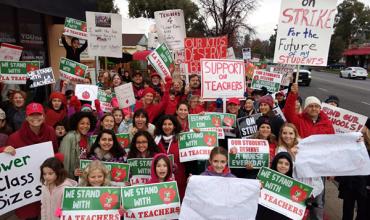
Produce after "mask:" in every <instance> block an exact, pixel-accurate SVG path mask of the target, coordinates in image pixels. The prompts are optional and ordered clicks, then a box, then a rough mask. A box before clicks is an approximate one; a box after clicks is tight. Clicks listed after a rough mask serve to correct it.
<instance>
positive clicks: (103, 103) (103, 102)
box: [98, 89, 113, 112]
mask: <svg viewBox="0 0 370 220" xmlns="http://www.w3.org/2000/svg"><path fill="white" fill-rule="evenodd" d="M112 98H113V94H107V93H106V92H105V91H104V90H102V89H99V90H98V99H99V101H100V107H101V109H102V111H103V112H112V109H113V106H112V104H111V101H112Z"/></svg>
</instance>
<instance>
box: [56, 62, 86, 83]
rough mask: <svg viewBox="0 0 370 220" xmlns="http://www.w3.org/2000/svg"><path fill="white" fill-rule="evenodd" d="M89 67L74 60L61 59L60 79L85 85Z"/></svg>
mask: <svg viewBox="0 0 370 220" xmlns="http://www.w3.org/2000/svg"><path fill="white" fill-rule="evenodd" d="M87 68H88V66H86V65H84V64H82V63H77V62H75V61H73V60H69V59H67V58H64V57H61V58H60V62H59V71H60V78H61V79H63V80H70V81H73V82H76V83H83V82H84V79H85V77H86V72H87Z"/></svg>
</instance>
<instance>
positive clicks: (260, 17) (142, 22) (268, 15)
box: [114, 0, 370, 40]
mask: <svg viewBox="0 0 370 220" xmlns="http://www.w3.org/2000/svg"><path fill="white" fill-rule="evenodd" d="M114 1H115V4H116V5H117V6H118V7H119V9H120V13H121V15H122V17H123V18H126V19H123V24H122V32H123V33H135V34H136V33H147V32H148V31H149V27H150V25H151V24H153V23H154V21H153V20H151V19H144V18H142V19H139V20H138V21H134V22H133V21H130V20H131V19H127V18H128V2H127V0H114ZM342 1H343V0H339V1H338V4H339V3H341V2H342ZM359 1H361V2H363V3H365V5H367V6H369V5H370V0H359ZM257 2H258V5H259V6H258V8H257V10H256V11H254V12H253V13H251V14H250V15H249V16H248V18H247V22H248V24H250V25H251V26H253V27H255V29H256V31H257V34H256V38H260V39H262V40H268V39H269V37H270V35H271V34H272V33H273V32H274V28H275V26H276V24H277V22H278V18H279V11H280V3H281V1H280V0H257Z"/></svg>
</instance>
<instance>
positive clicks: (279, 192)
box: [257, 167, 313, 219]
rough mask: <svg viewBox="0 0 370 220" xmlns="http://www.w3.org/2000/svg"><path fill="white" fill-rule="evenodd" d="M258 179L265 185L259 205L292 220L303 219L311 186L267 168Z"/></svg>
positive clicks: (264, 168) (260, 172)
mask: <svg viewBox="0 0 370 220" xmlns="http://www.w3.org/2000/svg"><path fill="white" fill-rule="evenodd" d="M257 179H259V180H260V181H261V183H262V185H263V188H262V190H261V196H260V199H259V204H261V205H263V206H265V207H267V208H269V209H271V210H274V211H276V212H278V213H281V214H283V215H285V216H287V217H289V218H292V219H302V218H303V215H304V212H305V210H306V204H305V201H306V199H308V198H309V197H310V195H311V192H312V190H313V188H312V187H311V186H309V185H306V184H304V183H302V182H299V181H296V180H294V179H293V178H290V177H288V176H286V175H284V174H281V173H279V172H277V171H274V170H272V169H269V168H267V167H263V168H261V170H260V171H259V173H258V176H257Z"/></svg>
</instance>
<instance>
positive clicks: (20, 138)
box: [0, 122, 58, 219]
mask: <svg viewBox="0 0 370 220" xmlns="http://www.w3.org/2000/svg"><path fill="white" fill-rule="evenodd" d="M47 141H52V142H53V148H54V152H57V151H58V150H57V149H58V141H57V137H56V136H55V131H54V129H53V128H52V127H50V126H48V125H46V124H43V125H41V130H40V134H39V135H36V134H35V133H33V132H32V131H31V129H30V127H29V125H28V122H24V123H23V124H22V127H21V128H20V129H19V130H18V131H16V132H15V133H13V134H11V135H10V136H9V138H8V140H7V143H6V146H9V145H10V146H13V147H14V148H16V149H17V148H21V147H25V146H28V145H32V144H38V143H42V142H47ZM4 149H5V147H2V148H0V152H3V151H4ZM46 159H47V158H45V160H46ZM35 172H36V171H35ZM40 208H41V203H40V202H34V203H31V204H28V205H25V206H23V207H20V208H18V209H16V210H15V214H16V215H17V217H18V218H20V219H26V218H34V217H37V216H40Z"/></svg>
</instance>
